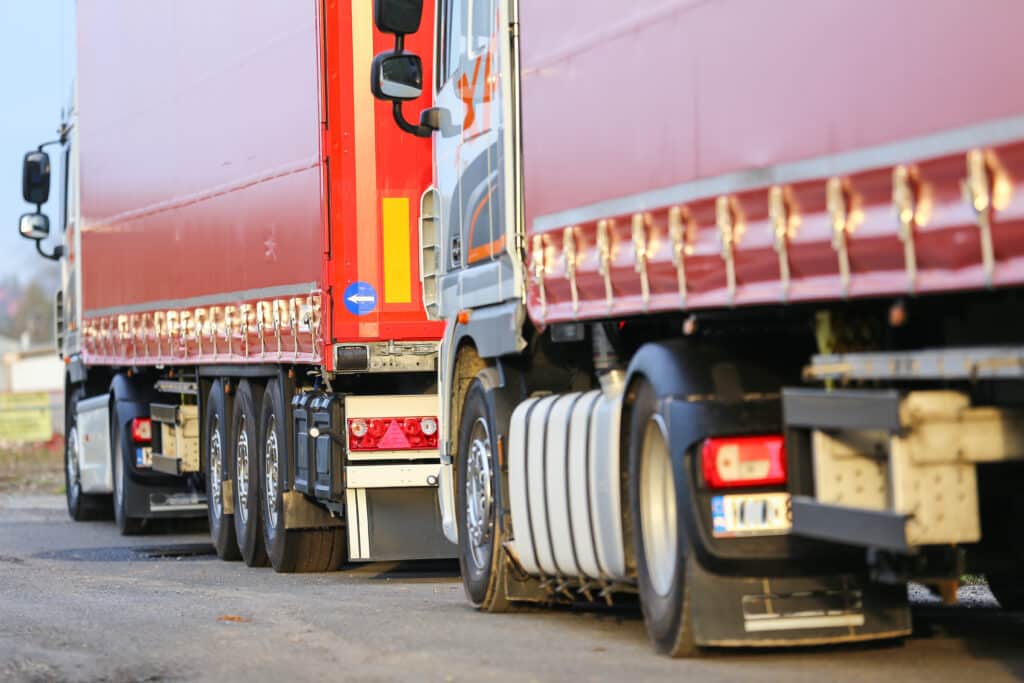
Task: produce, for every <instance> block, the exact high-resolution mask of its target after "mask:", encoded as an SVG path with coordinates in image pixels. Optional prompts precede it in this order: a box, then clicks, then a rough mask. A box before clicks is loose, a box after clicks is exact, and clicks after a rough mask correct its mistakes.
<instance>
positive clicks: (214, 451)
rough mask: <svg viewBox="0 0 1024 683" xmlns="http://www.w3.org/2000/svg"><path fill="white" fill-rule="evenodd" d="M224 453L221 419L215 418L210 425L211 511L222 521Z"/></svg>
mask: <svg viewBox="0 0 1024 683" xmlns="http://www.w3.org/2000/svg"><path fill="white" fill-rule="evenodd" d="M222 456H223V452H222V450H221V443H220V418H219V417H218V416H214V418H213V424H212V425H210V498H211V499H212V500H213V505H212V507H211V509H212V510H213V516H214V518H216V519H220V515H221V511H222V510H223V509H224V507H223V503H224V500H223V495H224V494H223V481H224V477H223V468H222V465H221V458H222Z"/></svg>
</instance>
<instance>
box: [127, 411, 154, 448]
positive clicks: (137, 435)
mask: <svg viewBox="0 0 1024 683" xmlns="http://www.w3.org/2000/svg"><path fill="white" fill-rule="evenodd" d="M132 441H134V442H135V443H150V442H151V441H153V421H152V420H150V419H149V418H148V417H136V418H133V419H132Z"/></svg>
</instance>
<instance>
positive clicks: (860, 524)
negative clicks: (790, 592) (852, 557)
mask: <svg viewBox="0 0 1024 683" xmlns="http://www.w3.org/2000/svg"><path fill="white" fill-rule="evenodd" d="M910 518H911V515H909V514H899V513H896V512H888V511H884V510H867V509H861V508H852V507H846V506H843V505H828V504H826V503H820V502H818V501H816V500H815V499H813V498H811V497H808V496H793V531H792V533H794V534H796V535H798V536H806V537H808V538H817V539H821V540H825V541H832V542H833V543H844V544H847V545H856V546H864V547H868V548H878V549H879V550H890V551H892V552H897V553H908V552H910V544H909V543H908V542H907V520H909V519H910Z"/></svg>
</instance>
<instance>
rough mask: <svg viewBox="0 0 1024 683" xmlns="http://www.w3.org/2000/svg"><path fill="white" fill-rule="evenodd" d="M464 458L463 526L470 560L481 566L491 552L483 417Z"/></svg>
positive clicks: (488, 472) (487, 454) (487, 451)
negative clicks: (464, 510)
mask: <svg viewBox="0 0 1024 683" xmlns="http://www.w3.org/2000/svg"><path fill="white" fill-rule="evenodd" d="M467 458H468V459H467V461H466V490H465V501H466V503H465V505H466V528H467V531H468V532H469V546H470V550H471V555H472V557H473V562H474V563H475V564H476V566H477V567H478V568H481V569H482V568H484V567H485V566H486V564H487V559H488V557H489V555H490V552H491V536H492V529H493V519H492V516H493V515H492V512H493V509H494V501H493V498H492V495H491V436H490V432H489V430H488V429H487V423H486V422H485V421H484V420H483V418H479V419H477V421H476V423H474V425H473V432H472V437H471V440H470V447H469V453H468V454H467Z"/></svg>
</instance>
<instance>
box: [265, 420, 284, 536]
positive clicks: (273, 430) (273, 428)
mask: <svg viewBox="0 0 1024 683" xmlns="http://www.w3.org/2000/svg"><path fill="white" fill-rule="evenodd" d="M265 445H266V448H265V456H264V463H263V464H264V467H263V472H264V478H265V481H264V486H265V489H264V490H265V491H266V492H267V495H266V500H267V504H266V508H267V526H269V527H270V528H271V529H276V528H277V514H278V505H279V501H278V496H279V492H278V488H277V468H278V463H279V458H280V455H279V451H278V447H277V418H275V417H274V416H273V415H272V416H271V417H270V424H268V425H267V438H266V444H265Z"/></svg>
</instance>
